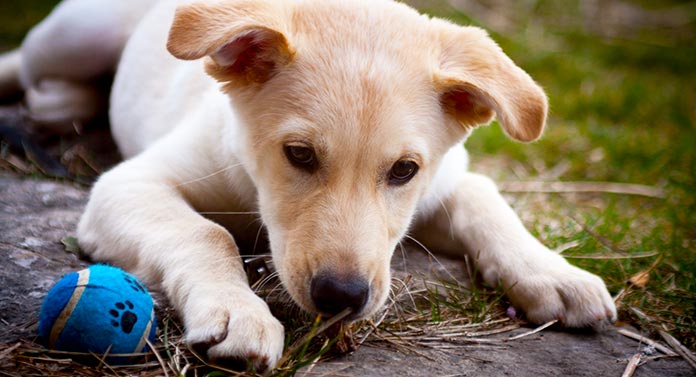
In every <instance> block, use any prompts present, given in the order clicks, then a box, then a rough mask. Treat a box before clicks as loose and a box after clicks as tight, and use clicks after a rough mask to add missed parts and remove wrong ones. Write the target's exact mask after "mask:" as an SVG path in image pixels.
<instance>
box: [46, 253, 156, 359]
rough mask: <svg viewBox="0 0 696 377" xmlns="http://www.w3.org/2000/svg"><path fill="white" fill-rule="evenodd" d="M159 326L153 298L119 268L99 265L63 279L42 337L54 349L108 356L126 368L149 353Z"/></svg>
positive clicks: (49, 300)
mask: <svg viewBox="0 0 696 377" xmlns="http://www.w3.org/2000/svg"><path fill="white" fill-rule="evenodd" d="M156 328H157V322H156V320H155V310H154V304H153V301H152V296H150V293H149V292H148V291H147V289H146V288H145V286H143V285H142V283H140V282H139V281H138V279H136V278H135V277H134V276H133V275H130V274H128V273H127V272H125V271H123V270H121V269H120V268H116V267H111V266H107V265H99V264H98V265H94V266H91V267H90V268H88V269H85V270H82V271H78V272H73V273H71V274H68V275H65V276H64V277H63V278H62V279H60V280H59V281H58V282H57V283H56V285H55V286H53V288H51V290H50V291H49V292H48V295H47V296H46V298H45V300H44V303H43V306H42V307H41V314H40V315H39V337H40V339H41V340H42V341H43V342H44V344H45V345H46V346H47V347H48V348H49V349H53V350H60V351H69V352H77V353H84V354H90V353H93V354H97V355H103V354H105V353H107V352H108V354H109V355H119V356H108V357H107V358H106V361H107V362H109V363H111V364H123V363H127V362H129V360H130V357H129V356H124V355H131V354H139V353H143V352H148V351H149V347H148V345H147V341H148V340H149V341H150V342H151V343H154V342H155V333H156Z"/></svg>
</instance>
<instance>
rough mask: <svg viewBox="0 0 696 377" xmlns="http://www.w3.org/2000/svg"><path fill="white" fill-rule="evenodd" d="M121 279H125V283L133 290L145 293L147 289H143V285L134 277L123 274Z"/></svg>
mask: <svg viewBox="0 0 696 377" xmlns="http://www.w3.org/2000/svg"><path fill="white" fill-rule="evenodd" d="M123 279H124V280H125V281H126V283H128V285H130V287H131V288H133V290H134V291H136V292H141V293H147V289H145V287H143V285H142V284H140V282H139V281H138V279H135V278H133V277H131V276H128V275H124V276H123Z"/></svg>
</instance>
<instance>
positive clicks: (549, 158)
mask: <svg viewBox="0 0 696 377" xmlns="http://www.w3.org/2000/svg"><path fill="white" fill-rule="evenodd" d="M435 3H437V5H433V6H432V13H433V14H435V15H438V16H444V17H448V18H450V19H452V20H455V21H457V22H460V23H468V24H475V25H479V26H482V27H484V28H489V27H492V28H493V29H495V28H496V25H490V24H487V23H486V21H485V20H486V19H487V18H486V17H485V16H486V14H485V13H483V14H480V17H479V18H471V17H467V16H464V15H463V14H462V13H461V12H460V11H459V10H458V9H453V8H452V7H449V6H446V5H443V2H435ZM606 3H612V2H611V1H609V2H606ZM642 3H645V4H644V5H645V7H646V9H664V8H667V7H670V6H671V5H669V2H648V1H645V2H642ZM675 3H677V2H675ZM534 4H536V6H535V7H533V8H531V9H527V10H526V11H520V10H519V7H522V6H523V5H519V4H517V3H515V2H509V3H508V4H506V5H505V7H504V8H505V9H507V10H505V9H502V10H501V9H493V10H491V11H502V12H503V17H507V18H508V25H507V26H506V31H507V32H502V33H496V32H492V33H491V34H492V36H493V38H494V39H495V40H496V41H498V42H499V43H500V45H501V46H502V47H503V49H504V50H505V51H506V52H507V53H508V54H509V55H510V56H511V57H512V58H513V60H515V61H516V62H517V63H518V64H519V65H520V66H522V67H523V68H524V69H525V70H526V71H528V72H529V73H530V74H531V75H532V77H534V78H535V79H536V80H537V81H538V82H539V83H540V84H541V85H542V86H543V87H544V88H545V89H546V91H547V93H548V95H549V98H550V105H551V115H550V119H549V122H548V128H547V131H546V132H545V135H544V137H543V139H541V140H540V141H538V142H535V143H532V144H518V143H514V142H512V141H510V140H508V139H507V138H506V137H505V136H504V135H503V133H502V131H501V130H500V128H499V127H498V126H497V125H493V126H491V127H483V128H481V129H479V130H477V131H476V132H475V133H474V134H473V136H472V137H471V138H470V140H469V141H468V142H467V147H468V149H469V151H470V153H471V155H472V165H473V169H476V168H477V167H479V168H480V169H482V170H483V171H485V172H490V173H491V174H492V175H494V176H496V177H497V178H499V179H502V180H514V179H522V180H525V179H528V180H544V179H552V180H560V181H609V182H623V183H638V184H644V185H649V186H657V187H660V188H663V189H664V190H666V193H667V195H666V198H664V199H654V198H644V197H636V196H627V195H616V194H591V195H587V194H586V195H565V194H563V195H561V194H550V195H549V194H523V195H520V194H515V195H513V196H511V199H512V202H513V204H514V205H515V206H516V207H518V208H519V211H520V212H526V211H530V212H531V213H533V214H534V216H531V217H529V216H528V217H526V218H525V220H526V223H527V224H528V225H529V226H530V227H531V228H532V229H533V231H534V233H535V234H536V235H537V236H539V237H540V238H542V239H543V240H544V241H545V242H546V243H547V244H548V245H549V246H551V247H557V246H560V245H563V244H568V243H569V242H574V245H575V246H574V247H573V248H572V249H570V250H568V251H566V252H565V254H566V255H568V256H572V257H573V259H572V262H573V263H575V264H577V265H579V266H581V267H583V268H586V269H588V270H590V271H593V272H595V273H597V274H599V275H600V276H602V277H603V278H604V279H605V280H606V281H607V284H608V286H609V288H610V290H611V291H612V293H613V294H617V293H619V292H620V291H622V290H625V293H624V294H623V295H622V296H621V298H620V299H619V300H618V302H617V304H618V306H619V310H620V313H621V316H620V319H621V320H622V321H625V322H630V323H634V324H639V325H643V328H644V329H646V330H656V329H661V328H663V326H664V327H665V328H667V329H669V330H670V331H672V332H673V333H674V334H675V335H676V336H677V338H679V340H681V341H682V342H684V343H685V344H686V345H688V346H689V347H690V348H692V349H694V348H695V347H696V279H695V278H696V276H695V275H696V174H695V173H696V148H695V147H694V145H695V144H696V70H695V69H694V67H696V23H695V22H693V21H692V22H690V23H688V24H686V25H682V26H680V27H678V28H655V27H650V26H646V25H643V26H635V25H634V26H633V29H631V30H630V31H627V32H625V33H626V34H625V35H614V36H606V35H602V34H601V32H599V31H598V30H596V29H593V28H592V27H588V26H587V20H586V19H583V18H582V17H581V15H582V12H581V11H580V9H581V7H580V6H579V3H578V2H576V1H567V2H553V1H537V2H535V3H534ZM560 4H562V5H560ZM633 4H636V2H633ZM692 20H696V17H692ZM638 25H640V23H638ZM498 28H499V27H498ZM554 167H562V169H560V171H561V174H560V175H554V176H552V177H550V178H549V177H548V176H547V175H548V174H549V172H552V171H553V170H554ZM551 223H553V224H557V225H556V226H553V227H550V226H548V224H551ZM646 252H651V253H654V254H655V256H653V257H646V258H637V257H633V258H630V256H631V255H633V256H636V255H638V256H640V255H642V254H645V253H646ZM598 253H599V254H602V253H604V254H605V257H606V258H609V259H602V260H597V259H583V258H582V256H583V255H596V254H598ZM626 256H629V258H626ZM619 257H621V258H622V259H617V258H619ZM612 258H613V259H612ZM657 259H659V261H658V263H657V264H656V266H654V268H652V269H651V266H653V263H654V262H655V261H656V260H657ZM648 269H649V270H650V274H649V277H650V280H649V281H648V283H647V285H645V286H643V287H639V286H631V285H627V282H628V281H629V279H630V278H631V277H632V276H633V275H635V274H637V273H639V272H641V271H645V270H648ZM634 308H635V309H638V310H639V311H640V312H643V313H645V314H647V315H648V317H650V318H652V320H650V319H646V318H640V315H638V314H636V311H635V310H634Z"/></svg>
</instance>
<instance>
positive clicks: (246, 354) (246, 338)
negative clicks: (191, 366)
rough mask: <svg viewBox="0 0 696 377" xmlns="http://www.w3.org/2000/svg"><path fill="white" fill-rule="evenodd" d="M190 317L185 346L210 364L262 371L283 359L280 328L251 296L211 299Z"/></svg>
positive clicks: (260, 302)
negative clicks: (188, 346) (189, 347)
mask: <svg viewBox="0 0 696 377" xmlns="http://www.w3.org/2000/svg"><path fill="white" fill-rule="evenodd" d="M226 303H230V304H226ZM191 310H192V311H193V309H191ZM190 314H191V315H190V316H188V317H187V321H186V327H187V331H186V340H187V343H188V344H189V345H190V346H191V347H192V348H193V349H194V350H195V351H196V352H197V353H198V354H199V355H201V356H206V357H207V358H208V359H209V360H210V362H211V363H213V364H216V365H219V366H223V367H227V368H231V369H235V370H248V369H250V367H253V369H254V370H255V371H262V370H265V369H267V368H273V367H275V366H276V364H277V363H278V361H279V360H280V358H281V356H282V353H283V344H284V339H285V338H284V329H283V326H282V325H281V323H280V322H279V321H278V320H277V319H276V318H275V317H273V315H272V314H271V312H270V311H269V309H268V306H267V305H266V303H265V302H263V300H261V299H260V298H258V297H257V296H255V295H254V294H253V293H249V294H248V295H246V294H245V295H237V296H235V297H234V298H231V297H228V298H227V299H226V300H224V301H222V300H210V301H208V302H207V304H201V305H200V306H197V308H196V310H195V313H190Z"/></svg>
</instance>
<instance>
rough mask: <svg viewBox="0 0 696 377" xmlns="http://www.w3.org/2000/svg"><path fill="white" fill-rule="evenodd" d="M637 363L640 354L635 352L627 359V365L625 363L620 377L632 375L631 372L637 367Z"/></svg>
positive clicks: (638, 362)
mask: <svg viewBox="0 0 696 377" xmlns="http://www.w3.org/2000/svg"><path fill="white" fill-rule="evenodd" d="M638 364H640V354H639V353H637V354H635V355H633V356H631V358H630V359H629V360H628V365H626V369H624V372H623V374H622V375H621V377H633V373H635V372H636V368H638Z"/></svg>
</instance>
